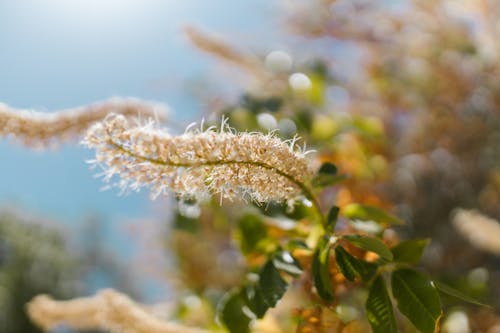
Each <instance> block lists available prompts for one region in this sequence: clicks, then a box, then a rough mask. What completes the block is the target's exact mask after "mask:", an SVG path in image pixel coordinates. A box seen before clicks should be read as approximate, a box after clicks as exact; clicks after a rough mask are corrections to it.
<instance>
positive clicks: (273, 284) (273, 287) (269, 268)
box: [258, 260, 288, 307]
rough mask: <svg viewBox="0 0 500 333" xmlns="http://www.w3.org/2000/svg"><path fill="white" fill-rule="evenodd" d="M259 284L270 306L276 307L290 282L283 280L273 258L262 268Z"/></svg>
mask: <svg viewBox="0 0 500 333" xmlns="http://www.w3.org/2000/svg"><path fill="white" fill-rule="evenodd" d="M258 286H259V288H260V290H261V291H262V297H263V298H264V301H265V302H266V303H267V305H269V307H274V306H275V305H276V303H278V301H279V300H280V299H281V297H283V294H284V293H285V292H286V290H287V288H288V284H287V283H286V281H285V280H283V278H282V277H281V275H280V272H279V271H278V270H277V269H276V267H275V266H274V264H273V261H272V260H269V261H267V263H266V264H265V265H264V266H263V267H262V269H261V270H260V272H259V282H258Z"/></svg>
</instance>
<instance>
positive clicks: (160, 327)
mask: <svg viewBox="0 0 500 333" xmlns="http://www.w3.org/2000/svg"><path fill="white" fill-rule="evenodd" d="M27 310H28V314H29V316H30V318H31V320H33V322H34V323H36V324H37V325H38V326H39V327H40V328H42V329H44V330H46V331H49V330H51V329H53V328H55V327H57V326H58V325H59V324H61V323H64V324H66V325H67V326H69V327H71V328H73V329H77V330H95V329H104V330H106V331H110V332H117V333H118V332H130V333H149V332H158V333H181V332H182V333H207V331H205V330H202V329H198V328H191V327H187V326H183V325H180V324H175V323H170V322H166V321H163V320H160V319H159V318H156V317H155V316H153V315H152V314H150V313H149V312H148V311H147V310H146V309H145V308H144V307H142V306H139V305H137V304H136V303H134V302H133V301H132V300H131V299H130V298H128V297H127V296H125V295H123V294H120V293H118V292H116V291H114V290H104V291H101V292H99V293H98V294H97V295H95V296H93V297H86V298H77V299H72V300H69V301H55V300H53V299H52V298H50V297H49V296H47V295H39V296H37V297H35V298H34V299H33V300H32V301H31V302H30V303H28V305H27Z"/></svg>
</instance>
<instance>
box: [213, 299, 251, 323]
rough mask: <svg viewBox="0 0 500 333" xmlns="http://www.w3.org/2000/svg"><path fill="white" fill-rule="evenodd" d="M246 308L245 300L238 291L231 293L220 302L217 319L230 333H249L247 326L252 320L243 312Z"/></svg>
mask: <svg viewBox="0 0 500 333" xmlns="http://www.w3.org/2000/svg"><path fill="white" fill-rule="evenodd" d="M245 306H246V303H245V298H244V297H243V295H242V294H241V292H239V291H232V292H230V293H229V294H227V296H226V298H225V299H224V300H223V301H222V306H221V308H220V310H219V319H220V320H221V321H222V323H223V324H224V325H225V326H226V327H227V329H228V330H229V332H231V333H247V332H250V329H249V325H250V321H251V320H252V318H250V317H249V316H248V314H246V313H245V312H244V311H243V307H245Z"/></svg>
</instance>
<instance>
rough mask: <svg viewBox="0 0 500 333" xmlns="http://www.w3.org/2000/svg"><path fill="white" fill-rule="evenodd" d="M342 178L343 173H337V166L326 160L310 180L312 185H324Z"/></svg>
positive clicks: (332, 183)
mask: <svg viewBox="0 0 500 333" xmlns="http://www.w3.org/2000/svg"><path fill="white" fill-rule="evenodd" d="M344 178H345V176H343V175H337V167H336V166H335V165H333V164H332V163H329V162H326V163H323V164H322V165H321V167H320V168H319V170H318V174H317V175H316V176H315V177H314V178H313V180H312V185H313V186H314V187H326V186H330V185H334V184H335V183H338V182H339V181H341V180H343V179H344Z"/></svg>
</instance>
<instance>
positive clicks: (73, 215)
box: [0, 0, 279, 252]
mask: <svg viewBox="0 0 500 333" xmlns="http://www.w3.org/2000/svg"><path fill="white" fill-rule="evenodd" d="M275 5H276V2H274V1H269V0H241V1H233V0H214V1H194V0H184V1H176V0H0V102H3V103H7V104H9V105H11V106H13V107H17V108H33V109H36V110H40V111H47V112H50V111H51V110H56V109H60V108H66V107H72V106H79V105H84V104H88V103H91V102H94V101H98V100H102V99H106V98H109V97H111V96H135V97H140V98H145V99H153V100H157V101H162V102H166V103H168V104H169V105H170V107H171V108H172V110H173V113H174V117H175V118H176V119H177V120H178V121H179V122H187V121H188V120H193V119H197V115H198V114H199V113H200V112H201V111H202V106H201V105H199V104H198V102H197V101H196V99H194V98H193V97H192V96H191V95H190V93H189V92H188V89H186V87H187V82H188V81H192V80H193V79H194V78H199V77H204V76H206V75H208V74H210V75H211V74H213V71H211V70H212V68H213V66H214V64H215V62H214V61H213V60H212V59H211V58H210V57H209V56H207V55H204V54H201V53H199V52H197V51H196V50H195V49H194V48H193V47H192V46H191V45H189V44H188V42H187V41H186V40H185V39H184V38H183V36H182V34H181V28H182V26H183V25H185V24H196V25H199V26H202V27H205V28H208V29H210V30H213V31H215V32H218V33H220V34H221V35H226V34H227V35H228V36H229V37H230V38H231V39H233V40H235V39H236V40H239V41H241V44H242V45H243V46H244V45H245V44H246V43H249V44H251V45H255V44H259V43H260V44H263V43H262V42H263V41H262V36H265V38H266V40H268V41H272V40H273V38H275V37H276V36H278V35H279V32H278V30H279V29H278V26H277V24H279V23H278V22H279V21H278V20H274V18H273V16H274V14H275V11H276V7H275ZM273 36H274V37H273ZM276 38H277V37H276ZM264 44H265V43H264ZM270 47H271V45H270ZM157 82H162V84H161V87H158V86H157V85H155V83H157ZM222 85H223V84H222ZM91 157H92V152H90V151H85V150H83V149H82V148H80V147H78V146H76V145H65V146H63V147H62V148H61V149H58V150H54V151H48V152H44V153H38V152H34V151H31V150H28V149H25V148H23V147H21V146H20V145H18V144H11V143H9V142H5V141H0V170H1V172H0V207H2V206H3V207H5V206H7V207H9V206H15V207H17V208H18V209H21V210H23V211H27V212H28V213H29V214H30V215H42V216H44V217H46V218H47V217H48V218H54V219H56V220H57V221H60V222H62V223H65V225H66V226H67V227H74V226H77V225H78V224H79V223H80V222H81V221H82V220H83V219H84V218H85V216H88V215H91V214H96V213H97V214H99V215H100V216H103V217H104V218H105V221H106V223H108V224H109V225H111V226H112V227H111V231H110V235H108V236H109V239H110V241H111V247H112V248H114V250H115V251H120V252H127V248H128V243H127V242H128V240H127V239H126V237H125V236H123V235H120V234H119V233H118V236H116V235H117V230H112V229H113V228H119V227H118V225H119V224H120V222H121V221H122V220H127V221H128V223H130V220H133V219H139V218H141V217H145V218H148V217H151V216H154V215H155V214H156V215H158V211H160V212H161V209H158V207H155V205H156V206H161V205H162V202H159V203H158V202H157V203H151V201H150V200H149V199H148V196H147V193H141V194H132V195H129V196H127V197H119V196H118V195H117V191H113V190H111V191H105V192H100V191H99V188H100V187H101V186H102V183H101V181H100V180H97V179H94V177H93V173H94V172H93V171H90V170H89V169H88V165H86V164H85V162H84V161H85V160H86V159H89V158H91ZM160 215H161V213H160ZM112 221H114V222H112ZM113 226H114V227H113ZM113 235H115V236H113Z"/></svg>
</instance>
